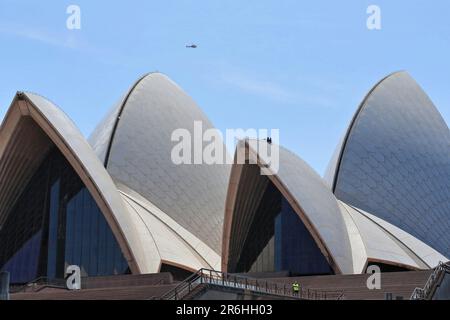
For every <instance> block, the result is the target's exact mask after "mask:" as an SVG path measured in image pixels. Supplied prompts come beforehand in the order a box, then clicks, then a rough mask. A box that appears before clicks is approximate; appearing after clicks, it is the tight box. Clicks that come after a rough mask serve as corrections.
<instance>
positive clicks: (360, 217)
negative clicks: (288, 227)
mask: <svg viewBox="0 0 450 320" xmlns="http://www.w3.org/2000/svg"><path fill="white" fill-rule="evenodd" d="M340 205H341V210H342V214H343V216H344V219H345V221H346V224H347V229H348V232H349V235H350V239H351V245H352V255H353V263H354V269H355V273H361V272H363V271H364V268H365V266H366V264H367V262H368V261H374V262H383V263H386V264H392V265H397V266H402V267H408V268H411V269H429V268H433V267H435V266H437V265H438V264H439V261H448V259H447V258H446V257H444V256H442V255H441V254H439V253H438V252H437V251H436V250H434V249H432V248H431V247H429V246H427V245H426V244H425V243H423V242H422V241H420V240H418V239H416V238H414V237H413V236H411V235H410V234H408V233H406V232H405V231H403V230H401V229H399V228H397V227H395V226H393V225H392V224H390V223H388V222H386V221H384V220H382V219H380V218H377V217H375V216H374V215H371V214H369V213H367V212H365V211H363V210H360V209H358V208H354V207H352V206H350V205H348V204H345V203H344V202H342V201H340Z"/></svg>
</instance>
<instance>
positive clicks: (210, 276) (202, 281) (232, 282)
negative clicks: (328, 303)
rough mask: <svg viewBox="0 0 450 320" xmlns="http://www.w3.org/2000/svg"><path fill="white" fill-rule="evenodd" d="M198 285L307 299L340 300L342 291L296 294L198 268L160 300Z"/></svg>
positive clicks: (183, 294) (178, 295)
mask: <svg viewBox="0 0 450 320" xmlns="http://www.w3.org/2000/svg"><path fill="white" fill-rule="evenodd" d="M200 285H202V286H205V285H217V286H221V287H228V288H238V289H243V290H248V291H252V292H259V293H265V294H271V295H277V296H284V297H289V298H296V299H309V300H331V299H333V300H340V299H342V298H343V297H344V294H343V291H320V290H312V289H305V288H302V287H300V289H299V292H298V294H296V293H294V292H292V290H291V288H290V286H286V284H280V283H276V282H271V281H265V280H261V279H259V280H258V279H253V278H249V277H245V276H240V275H235V274H228V273H225V272H221V271H216V270H211V269H200V270H198V271H197V272H196V273H194V274H192V275H191V276H190V277H188V278H187V279H186V280H184V281H183V282H182V283H180V284H179V285H178V286H177V287H175V288H174V289H172V290H170V291H169V292H167V293H166V294H164V295H163V296H162V297H161V299H162V300H180V299H183V298H185V297H186V296H187V295H188V294H190V293H191V292H193V291H194V290H195V289H196V288H198V287H199V286H200Z"/></svg>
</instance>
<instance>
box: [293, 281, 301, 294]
mask: <svg viewBox="0 0 450 320" xmlns="http://www.w3.org/2000/svg"><path fill="white" fill-rule="evenodd" d="M299 291H300V285H299V284H298V282H297V281H295V282H294V283H293V284H292V293H293V294H294V296H298V293H299Z"/></svg>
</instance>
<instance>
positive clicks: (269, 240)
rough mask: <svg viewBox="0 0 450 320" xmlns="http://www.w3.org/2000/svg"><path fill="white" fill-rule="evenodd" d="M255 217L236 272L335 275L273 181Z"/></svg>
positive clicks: (265, 192)
mask: <svg viewBox="0 0 450 320" xmlns="http://www.w3.org/2000/svg"><path fill="white" fill-rule="evenodd" d="M254 217H255V218H254V219H253V221H251V226H250V229H249V233H248V235H247V237H246V240H245V242H244V245H243V247H242V251H241V254H240V259H239V260H238V263H237V268H236V272H281V271H288V272H290V274H291V275H310V274H332V273H333V271H332V269H331V267H330V266H329V264H328V261H327V260H326V258H325V257H324V256H323V254H322V252H321V251H320V249H319V247H318V246H317V244H316V242H315V241H314V239H313V237H312V236H311V234H310V233H309V231H308V230H307V228H306V227H305V225H304V224H303V222H302V221H301V219H300V218H299V216H298V215H297V213H295V211H294V210H293V209H292V207H291V206H290V205H289V203H288V201H287V200H286V199H285V198H284V197H283V195H282V194H281V193H280V192H279V191H278V189H277V188H276V187H275V186H274V185H273V184H272V183H271V182H270V183H269V184H268V186H267V188H266V190H265V191H264V195H263V196H262V199H261V202H260V203H259V205H258V209H257V212H256V214H255V215H254Z"/></svg>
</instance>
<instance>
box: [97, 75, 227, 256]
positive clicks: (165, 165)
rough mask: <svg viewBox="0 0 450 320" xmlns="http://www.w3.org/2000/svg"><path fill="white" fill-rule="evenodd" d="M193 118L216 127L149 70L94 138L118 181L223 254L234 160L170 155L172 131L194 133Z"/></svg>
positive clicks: (170, 83)
mask: <svg viewBox="0 0 450 320" xmlns="http://www.w3.org/2000/svg"><path fill="white" fill-rule="evenodd" d="M194 121H201V122H202V126H203V130H206V129H209V128H213V127H212V124H211V123H210V121H209V120H208V119H207V117H206V116H205V115H204V113H203V112H202V111H201V110H200V108H198V106H197V105H196V104H195V102H194V101H193V100H192V99H191V98H190V97H189V96H188V95H187V94H186V93H185V92H183V90H182V89H181V88H180V87H179V86H178V85H176V84H175V83H174V82H173V81H171V80H170V79H169V78H168V77H167V76H165V75H163V74H160V73H150V74H148V75H146V76H144V77H143V78H141V79H140V80H139V81H138V82H137V83H136V84H135V85H134V86H133V87H132V88H131V90H130V91H129V92H128V93H127V94H126V95H125V96H124V98H123V99H122V100H121V101H120V102H119V104H118V105H117V106H116V107H115V108H114V109H113V110H112V111H111V112H110V113H109V115H108V116H107V117H106V118H105V120H104V121H103V122H102V123H101V124H100V125H99V126H98V127H97V129H96V130H95V131H94V133H93V135H92V137H91V138H90V143H91V145H92V146H93V147H94V149H95V150H96V152H97V155H98V156H99V157H100V158H104V162H105V164H106V168H107V170H108V172H109V173H110V175H111V176H112V177H113V179H114V180H115V181H116V182H117V183H121V184H123V185H126V186H128V187H129V188H130V189H132V190H135V191H136V192H138V193H139V194H140V195H142V196H143V197H144V198H146V199H147V200H148V201H150V202H151V203H153V204H154V205H155V206H157V207H158V208H159V209H161V210H162V211H163V212H165V213H166V214H167V215H168V216H170V217H171V218H172V219H174V220H175V221H177V223H178V224H180V225H181V226H183V227H184V228H185V229H186V230H189V232H191V233H192V234H195V235H197V237H198V238H199V239H201V240H202V241H203V242H204V243H205V244H207V245H208V246H210V247H211V248H212V249H213V250H214V251H216V252H217V253H219V254H220V251H221V245H220V243H221V238H222V228H223V213H224V204H225V196H226V186H227V181H228V177H229V169H230V168H229V166H228V165H207V164H195V165H193V164H192V165H189V164H182V165H176V164H174V163H173V162H172V160H171V151H172V148H173V147H174V146H175V145H176V144H177V143H175V142H172V141H171V135H172V133H173V131H174V130H176V129H180V128H182V129H187V130H188V131H189V132H190V133H191V136H194V134H193V127H194ZM193 145H194V144H193ZM205 145H206V143H204V145H203V146H205ZM223 148H224V151H225V152H226V150H225V147H223Z"/></svg>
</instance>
